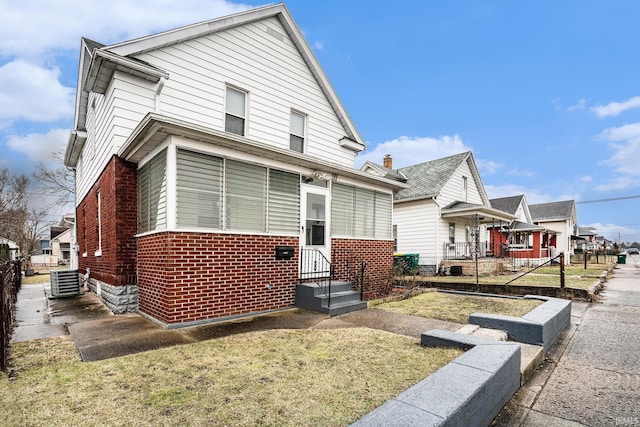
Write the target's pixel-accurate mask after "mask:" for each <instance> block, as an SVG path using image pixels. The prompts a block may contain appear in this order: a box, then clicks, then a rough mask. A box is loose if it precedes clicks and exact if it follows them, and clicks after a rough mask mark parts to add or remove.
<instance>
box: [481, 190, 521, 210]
mask: <svg viewBox="0 0 640 427" xmlns="http://www.w3.org/2000/svg"><path fill="white" fill-rule="evenodd" d="M522 199H524V194H520V195H519V196H510V197H500V198H498V199H491V200H489V202H490V203H491V207H493V208H495V209H500V210H501V211H505V212H509V213H510V214H513V215H515V213H516V211H517V210H518V207H519V206H520V203H522Z"/></svg>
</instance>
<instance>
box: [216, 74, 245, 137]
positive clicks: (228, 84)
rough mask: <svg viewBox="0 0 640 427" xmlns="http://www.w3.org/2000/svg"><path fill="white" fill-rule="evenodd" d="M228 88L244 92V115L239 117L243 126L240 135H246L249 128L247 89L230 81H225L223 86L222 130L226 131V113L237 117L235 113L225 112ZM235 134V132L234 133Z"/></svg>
mask: <svg viewBox="0 0 640 427" xmlns="http://www.w3.org/2000/svg"><path fill="white" fill-rule="evenodd" d="M228 89H233V90H236V91H238V92H242V93H244V117H241V118H242V119H243V120H244V127H243V129H242V135H240V136H245V137H246V136H247V134H248V130H249V126H248V124H249V91H248V90H246V89H242V88H241V87H239V86H236V85H234V84H230V83H226V84H225V86H224V108H223V109H222V113H223V116H222V130H224V131H225V132H226V128H227V114H229V115H231V116H234V117H239V116H236V115H235V114H231V113H227V90H228ZM234 135H235V134H234Z"/></svg>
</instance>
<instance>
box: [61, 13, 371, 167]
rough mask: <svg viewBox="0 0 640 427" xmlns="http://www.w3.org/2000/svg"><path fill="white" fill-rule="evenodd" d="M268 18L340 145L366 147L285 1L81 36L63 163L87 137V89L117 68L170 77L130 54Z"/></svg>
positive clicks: (101, 84)
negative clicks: (326, 108)
mask: <svg viewBox="0 0 640 427" xmlns="http://www.w3.org/2000/svg"><path fill="white" fill-rule="evenodd" d="M271 17H275V18H277V19H278V21H279V22H280V23H281V25H282V26H283V28H284V29H285V31H286V32H287V35H288V36H289V37H290V38H291V41H292V42H293V44H294V45H295V46H296V48H297V49H298V52H299V53H300V55H301V56H302V58H303V60H304V61H305V63H306V64H307V67H309V70H310V71H311V73H312V75H313V76H314V78H315V80H316V81H317V83H318V85H319V87H320V89H321V90H322V92H323V93H324V95H325V97H326V98H327V100H328V102H329V104H330V105H331V107H332V108H333V111H334V113H335V114H336V117H337V118H338V120H339V121H340V123H341V124H342V127H343V128H344V130H345V133H346V137H345V138H343V139H341V140H340V144H341V145H343V146H345V147H348V148H350V149H352V150H354V151H362V150H364V149H365V148H366V147H365V143H364V141H363V140H362V138H361V137H360V135H359V133H358V131H357V130H356V127H355V126H354V124H353V123H352V122H351V119H350V118H349V116H348V114H347V112H346V110H345V109H344V107H343V106H342V103H341V102H340V100H339V98H338V96H337V94H336V93H335V91H334V90H333V87H332V86H331V84H330V83H329V80H328V78H327V76H326V75H325V74H324V72H323V71H322V68H321V67H320V64H319V63H318V61H317V59H316V58H315V55H314V54H313V52H312V50H311V48H310V47H309V45H308V44H307V42H306V41H305V39H304V36H303V35H302V32H301V31H300V30H299V29H298V27H297V26H296V24H295V22H294V21H293V19H292V17H291V15H290V14H289V11H288V10H287V8H286V7H285V5H284V4H283V3H278V4H275V5H272V6H265V7H259V8H255V9H251V10H248V11H245V12H240V13H236V14H233V15H228V16H223V17H219V18H215V19H211V20H208V21H204V22H200V23H196V24H192V25H187V26H185V27H180V28H177V29H174V30H169V31H165V32H161V33H158V34H153V35H149V36H145V37H140V38H137V39H133V40H129V41H124V42H121V43H116V44H113V45H109V46H104V45H101V44H99V43H97V42H94V41H92V40H89V39H85V38H83V39H82V43H81V55H80V64H79V69H78V85H77V91H78V92H82V93H80V94H77V95H76V119H75V122H74V129H73V130H72V132H71V135H70V137H69V141H68V143H67V149H66V153H65V165H67V166H72V167H73V166H75V164H76V163H77V160H78V157H79V156H80V153H81V151H82V146H83V145H84V143H85V141H86V129H85V123H84V120H85V117H86V108H87V105H86V104H87V102H86V99H87V96H88V93H89V92H91V91H97V92H100V91H104V90H105V89H106V87H107V85H108V83H109V82H110V81H111V77H112V75H113V72H114V71H115V70H116V69H118V70H120V71H126V72H129V73H131V74H134V75H136V76H138V77H142V78H146V79H148V80H151V81H154V82H159V81H161V79H168V78H170V76H169V75H168V73H166V72H164V71H163V70H160V69H158V68H156V67H154V66H153V65H152V64H147V63H145V62H143V61H139V60H137V59H136V58H135V56H136V55H140V54H141V53H144V52H148V51H151V50H155V49H159V48H161V47H164V46H168V45H172V44H176V43H180V42H183V41H186V40H190V39H194V38H197V37H203V36H206V35H209V34H213V33H216V32H220V31H224V30H228V29H231V28H234V27H237V26H240V25H245V24H248V23H251V22H255V21H258V20H262V19H266V18H271Z"/></svg>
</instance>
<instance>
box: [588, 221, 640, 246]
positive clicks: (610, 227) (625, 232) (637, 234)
mask: <svg viewBox="0 0 640 427" xmlns="http://www.w3.org/2000/svg"><path fill="white" fill-rule="evenodd" d="M585 227H593V228H595V229H596V232H597V233H598V235H600V236H604V237H605V238H606V239H607V240H611V241H615V242H617V241H618V239H620V241H622V242H629V241H631V242H637V241H639V240H640V231H639V230H635V229H633V228H630V227H627V226H624V225H616V224H601V223H599V222H595V223H593V224H587V225H586V226H585Z"/></svg>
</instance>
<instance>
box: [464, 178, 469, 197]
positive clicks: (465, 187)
mask: <svg viewBox="0 0 640 427" xmlns="http://www.w3.org/2000/svg"><path fill="white" fill-rule="evenodd" d="M467 186H468V182H467V177H466V176H463V177H462V200H463V201H464V202H468V200H467V199H468V197H469V190H468V187H467Z"/></svg>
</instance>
